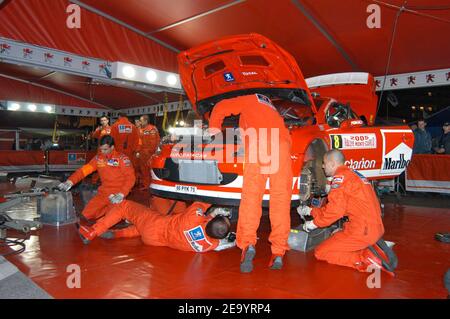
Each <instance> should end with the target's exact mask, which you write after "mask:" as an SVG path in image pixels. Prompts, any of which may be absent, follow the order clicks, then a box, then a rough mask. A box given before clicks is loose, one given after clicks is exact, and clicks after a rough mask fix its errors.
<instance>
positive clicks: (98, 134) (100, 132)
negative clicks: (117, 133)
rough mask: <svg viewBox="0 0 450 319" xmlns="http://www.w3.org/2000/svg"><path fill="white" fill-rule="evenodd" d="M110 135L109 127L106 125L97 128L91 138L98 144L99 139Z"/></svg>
mask: <svg viewBox="0 0 450 319" xmlns="http://www.w3.org/2000/svg"><path fill="white" fill-rule="evenodd" d="M110 134H111V126H109V125H107V126H105V127H98V128H97V129H96V130H95V131H94V132H92V137H93V138H96V139H97V140H98V143H100V139H101V138H102V137H103V136H105V135H110Z"/></svg>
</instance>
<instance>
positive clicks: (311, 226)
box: [303, 220, 317, 233]
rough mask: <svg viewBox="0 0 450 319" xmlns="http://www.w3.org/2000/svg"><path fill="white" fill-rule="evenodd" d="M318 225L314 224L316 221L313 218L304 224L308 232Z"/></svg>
mask: <svg viewBox="0 0 450 319" xmlns="http://www.w3.org/2000/svg"><path fill="white" fill-rule="evenodd" d="M316 228H317V226H316V225H315V224H314V221H312V220H308V221H307V222H305V223H304V224H303V230H304V231H305V232H307V233H309V232H310V231H312V230H314V229H316Z"/></svg>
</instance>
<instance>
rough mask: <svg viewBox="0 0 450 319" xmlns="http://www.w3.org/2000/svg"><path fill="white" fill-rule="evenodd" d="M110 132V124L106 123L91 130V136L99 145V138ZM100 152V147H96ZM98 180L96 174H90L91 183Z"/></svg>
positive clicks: (95, 182)
mask: <svg viewBox="0 0 450 319" xmlns="http://www.w3.org/2000/svg"><path fill="white" fill-rule="evenodd" d="M109 134H111V126H109V125H107V126H105V127H103V126H101V127H98V128H97V129H96V130H95V131H94V132H92V135H91V136H92V137H93V138H96V139H97V143H98V146H99V147H100V139H101V138H102V137H103V136H105V135H109ZM97 151H98V152H100V149H97ZM98 180H99V177H98V174H93V175H92V183H93V184H97V182H98Z"/></svg>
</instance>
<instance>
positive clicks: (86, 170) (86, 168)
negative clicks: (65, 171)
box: [68, 156, 97, 185]
mask: <svg viewBox="0 0 450 319" xmlns="http://www.w3.org/2000/svg"><path fill="white" fill-rule="evenodd" d="M96 170H97V156H94V157H93V158H92V159H91V160H90V161H89V163H87V164H86V165H83V166H82V167H80V168H79V169H77V170H76V171H75V173H73V174H72V175H70V177H69V178H68V180H70V181H71V182H72V183H73V184H74V185H75V184H77V183H78V182H79V181H81V180H82V179H83V178H85V177H86V176H88V175H89V174H91V173H93V172H95V171H96Z"/></svg>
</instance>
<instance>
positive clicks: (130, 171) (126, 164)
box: [119, 155, 136, 196]
mask: <svg viewBox="0 0 450 319" xmlns="http://www.w3.org/2000/svg"><path fill="white" fill-rule="evenodd" d="M119 161H120V162H119V167H120V172H121V174H122V176H124V177H125V182H124V183H123V185H122V187H121V190H120V192H121V193H122V194H124V195H125V196H127V195H128V194H129V193H130V191H131V189H132V188H133V186H134V183H135V182H136V176H135V175H134V168H133V166H132V165H131V161H130V159H129V158H128V156H125V155H123V156H121V158H120V160H119Z"/></svg>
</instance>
